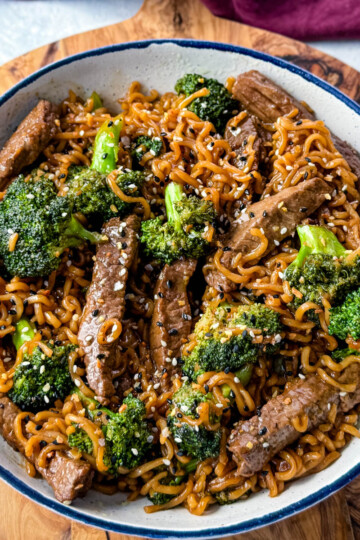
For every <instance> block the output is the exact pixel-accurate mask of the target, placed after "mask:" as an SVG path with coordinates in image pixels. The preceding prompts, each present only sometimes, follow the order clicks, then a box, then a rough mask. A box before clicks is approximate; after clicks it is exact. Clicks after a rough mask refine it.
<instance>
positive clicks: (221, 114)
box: [175, 73, 239, 133]
mask: <svg viewBox="0 0 360 540" xmlns="http://www.w3.org/2000/svg"><path fill="white" fill-rule="evenodd" d="M202 88H207V90H208V91H209V94H208V95H207V96H204V97H198V98H196V99H194V100H193V101H192V102H191V103H190V105H188V107H187V108H188V109H189V110H190V111H192V112H194V113H195V114H196V115H197V116H198V117H199V118H201V120H207V121H209V122H211V123H212V124H213V125H214V127H215V129H216V131H218V132H219V133H223V132H224V129H225V126H226V123H227V121H228V120H229V119H230V118H231V117H232V116H234V115H235V114H236V113H237V111H238V110H239V104H238V102H237V101H236V100H235V99H233V98H232V97H231V94H230V93H229V92H228V91H227V90H226V88H225V86H224V85H223V84H221V83H220V82H219V81H217V80H215V79H206V78H205V77H202V76H201V75H197V74H195V73H189V74H187V75H185V76H184V77H182V78H181V79H179V80H178V81H177V82H176V84H175V91H176V92H177V93H178V94H185V96H190V95H191V94H193V93H194V92H197V91H198V90H201V89H202Z"/></svg>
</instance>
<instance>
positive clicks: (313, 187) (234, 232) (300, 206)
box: [206, 178, 333, 292]
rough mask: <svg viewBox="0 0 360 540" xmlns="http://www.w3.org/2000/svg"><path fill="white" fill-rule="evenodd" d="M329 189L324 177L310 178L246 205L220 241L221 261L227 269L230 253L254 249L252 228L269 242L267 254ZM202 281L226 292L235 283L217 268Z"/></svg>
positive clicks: (293, 228)
mask: <svg viewBox="0 0 360 540" xmlns="http://www.w3.org/2000/svg"><path fill="white" fill-rule="evenodd" d="M332 189H333V188H332V187H331V185H330V184H327V183H326V182H325V181H324V180H321V179H320V178H312V179H311V180H308V181H305V182H301V183H300V184H298V185H297V186H294V187H290V188H287V189H284V190H282V191H280V192H279V193H277V194H276V195H273V196H272V197H267V198H265V199H262V200H261V201H259V202H257V203H255V204H252V205H250V206H248V207H247V209H246V212H244V213H243V214H241V216H240V217H239V218H238V219H237V220H235V221H234V222H233V223H232V225H231V228H230V230H229V233H228V234H227V235H226V236H225V237H224V238H223V239H222V241H221V244H222V247H223V248H225V247H226V248H227V250H228V251H225V252H224V254H223V256H222V258H221V263H222V264H223V265H224V266H225V267H226V268H229V269H231V266H232V260H233V258H234V256H236V255H237V254H238V253H242V254H243V255H246V254H248V253H251V252H252V251H254V250H255V249H256V247H257V246H258V245H259V239H258V238H257V237H255V236H253V235H252V234H251V229H253V228H257V229H262V230H263V231H264V235H265V236H266V238H267V239H268V242H269V243H268V247H267V250H266V253H268V252H269V251H271V249H273V247H274V246H275V245H276V243H277V242H281V241H282V240H284V238H286V237H287V236H289V235H291V234H292V233H293V232H294V231H295V229H296V227H297V226H298V225H299V224H300V223H301V221H302V220H303V219H304V218H306V217H307V216H310V215H311V214H312V213H313V212H315V210H316V209H317V208H319V206H320V205H321V204H322V203H323V202H324V201H325V198H326V197H325V195H326V194H330V193H331V191H332ZM266 253H264V255H266ZM206 281H207V282H208V284H209V285H211V286H212V287H215V288H216V289H217V290H219V291H224V292H230V291H232V290H234V289H235V288H236V284H235V283H232V282H231V281H230V280H228V279H227V278H225V276H224V275H223V274H221V273H220V272H217V271H214V272H210V273H209V274H208V275H207V276H206Z"/></svg>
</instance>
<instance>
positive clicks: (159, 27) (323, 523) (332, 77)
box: [0, 0, 360, 540]
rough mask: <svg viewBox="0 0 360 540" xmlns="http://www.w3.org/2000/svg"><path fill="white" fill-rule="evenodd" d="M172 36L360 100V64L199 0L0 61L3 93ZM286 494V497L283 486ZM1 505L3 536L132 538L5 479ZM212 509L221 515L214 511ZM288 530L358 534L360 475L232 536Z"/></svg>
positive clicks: (6, 539)
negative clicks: (240, 49) (70, 62)
mask: <svg viewBox="0 0 360 540" xmlns="http://www.w3.org/2000/svg"><path fill="white" fill-rule="evenodd" d="M175 37H176V38H196V39H203V40H209V41H222V42H227V43H232V44H235V45H242V46H244V47H249V48H253V49H257V50H259V51H263V52H267V53H269V54H272V55H274V56H279V57H281V58H284V59H286V60H288V61H290V62H293V63H294V64H297V65H298V66H301V67H303V68H305V69H307V70H308V71H311V72H312V73H314V74H316V75H318V76H319V77H321V78H323V79H325V80H326V81H328V82H329V83H330V84H333V85H334V86H336V87H338V88H339V89H340V90H342V91H343V92H344V93H345V94H347V95H349V96H350V97H351V98H353V99H354V100H356V101H358V102H359V103H360V73H359V72H357V71H356V70H355V69H353V68H351V67H350V66H347V65H346V64H344V63H342V62H340V61H339V60H337V59H335V58H332V57H331V56H328V55H327V54H325V53H322V52H321V51H318V50H316V49H313V48H311V47H309V46H307V45H305V44H303V43H300V42H298V41H295V40H292V39H289V38H286V37H284V36H280V35H278V34H273V33H271V32H266V31H264V30H260V29H258V28H253V27H250V26H246V25H243V24H240V23H236V22H231V21H227V20H225V19H220V18H217V17H214V16H213V15H211V13H210V12H209V11H208V10H207V9H206V8H205V7H204V6H203V5H202V4H201V3H200V1H199V0H145V2H144V5H143V6H142V8H141V9H140V11H139V12H138V13H137V14H136V15H135V16H134V17H133V18H131V19H129V20H127V21H124V22H120V23H116V24H113V25H111V26H107V27H105V28H100V29H98V30H92V31H90V32H85V33H83V34H78V35H75V36H71V37H68V38H65V39H63V40H60V41H57V42H54V43H50V44H49V45H46V46H44V47H40V48H39V49H36V50H34V51H31V52H29V53H27V54H25V55H23V56H20V57H19V58H16V59H15V60H12V61H11V62H8V63H7V64H4V65H3V66H0V93H2V92H4V91H5V90H7V89H8V88H10V87H11V86H13V85H14V84H15V83H17V82H19V81H20V80H21V79H23V78H24V77H26V76H27V75H29V74H30V73H33V72H34V71H36V70H37V69H39V68H40V67H43V66H45V65H46V64H49V63H51V62H54V61H55V60H59V59H61V58H64V57H66V56H69V55H71V54H74V53H78V52H81V51H85V50H88V49H93V48H95V47H102V46H104V45H111V44H113V43H120V42H124V41H135V40H140V39H151V38H175ZM335 466H336V465H335ZM330 480H331V476H330V473H329V481H330ZM282 496H283V497H286V492H285V493H284V494H283V495H282ZM244 504H246V503H244ZM0 508H1V519H0V540H28V539H29V538H34V539H35V540H90V539H91V540H126V539H129V538H133V540H135V537H128V536H125V535H119V534H114V533H108V532H105V531H100V530H98V529H94V528H91V527H86V526H84V525H80V524H78V523H76V522H74V521H70V520H68V519H65V518H63V517H60V516H58V515H57V514H54V513H53V512H50V511H49V510H45V509H44V508H42V507H40V506H38V505H36V504H35V503H34V502H31V501H29V500H28V499H26V498H25V497H23V496H22V495H20V494H19V493H17V492H16V491H14V490H13V489H12V488H11V487H9V486H7V485H5V484H4V483H3V482H1V483H0ZM239 511H241V508H240V506H239ZM213 516H214V519H215V520H216V514H214V515H213ZM160 519H161V515H160V514H159V520H160ZM288 538H291V540H304V539H306V540H322V539H324V540H351V539H359V540H360V478H359V479H358V480H355V481H353V482H352V483H351V484H350V485H349V486H348V487H347V488H345V489H343V490H342V491H340V492H339V493H337V494H336V495H333V496H332V497H331V498H329V499H327V500H326V501H324V502H322V503H321V504H319V505H317V506H315V507H313V508H311V509H310V510H307V511H305V512H302V513H301V514H298V515H297V516H294V517H291V518H289V519H287V520H285V521H281V522H279V523H277V524H275V525H271V526H269V527H266V528H264V529H261V530H259V531H254V532H251V533H246V534H244V535H238V536H236V537H232V539H233V540H285V539H288Z"/></svg>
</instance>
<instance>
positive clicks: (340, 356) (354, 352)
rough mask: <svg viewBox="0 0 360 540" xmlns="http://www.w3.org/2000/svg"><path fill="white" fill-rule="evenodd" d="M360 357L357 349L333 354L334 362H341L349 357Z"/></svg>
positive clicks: (337, 351) (341, 350)
mask: <svg viewBox="0 0 360 540" xmlns="http://www.w3.org/2000/svg"><path fill="white" fill-rule="evenodd" d="M352 355H354V356H360V351H357V350H356V349H349V348H347V349H337V350H336V351H334V352H332V353H331V356H332V358H333V360H336V361H341V360H343V359H344V358H346V357H347V356H352Z"/></svg>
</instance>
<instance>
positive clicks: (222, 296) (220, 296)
mask: <svg viewBox="0 0 360 540" xmlns="http://www.w3.org/2000/svg"><path fill="white" fill-rule="evenodd" d="M224 296H225V294H224V293H223V292H221V293H219V298H220V300H222V299H223V298H224Z"/></svg>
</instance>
